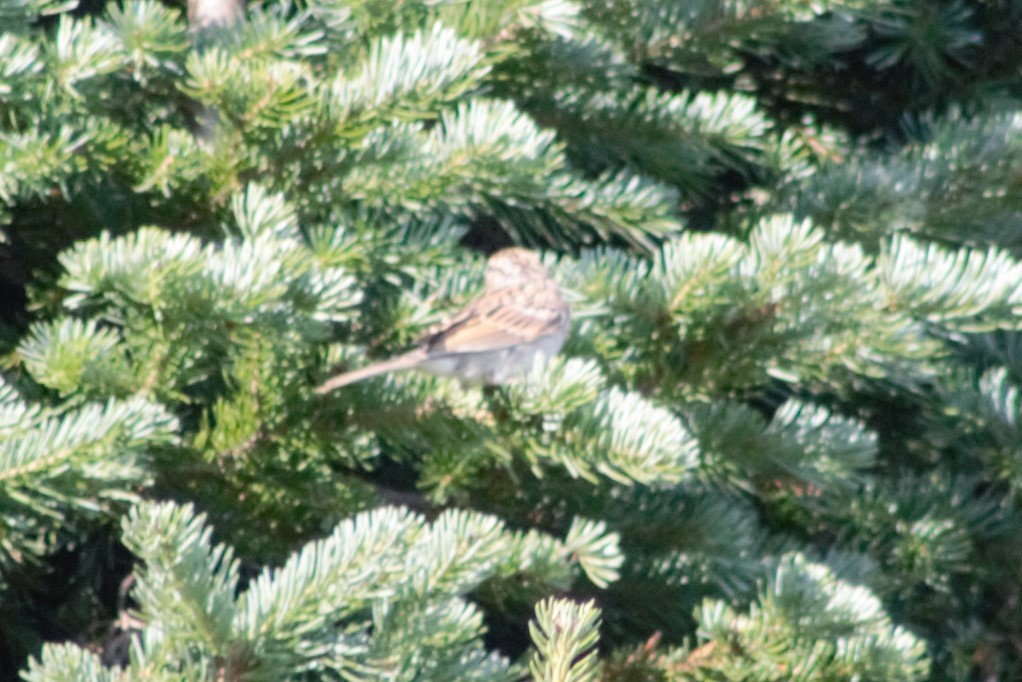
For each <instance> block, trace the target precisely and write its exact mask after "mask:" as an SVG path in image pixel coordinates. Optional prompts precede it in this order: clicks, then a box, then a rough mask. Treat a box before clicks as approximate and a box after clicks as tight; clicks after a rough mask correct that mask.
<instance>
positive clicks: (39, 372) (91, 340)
mask: <svg viewBox="0 0 1022 682" xmlns="http://www.w3.org/2000/svg"><path fill="white" fill-rule="evenodd" d="M121 341H122V339H121V337H120V335H119V334H117V332H116V331H115V330H113V329H110V328H109V327H100V326H98V325H97V324H96V323H95V321H93V320H89V321H87V322H82V321H81V320H77V319H73V318H64V319H62V320H59V321H57V322H52V323H36V324H35V325H33V326H32V327H31V328H30V329H29V332H28V335H27V337H26V338H25V339H23V340H22V342H21V344H20V345H19V346H18V354H19V355H20V356H21V358H22V359H23V361H24V363H25V367H26V369H28V371H29V373H31V374H32V377H33V378H34V379H35V380H36V381H38V382H39V383H41V384H43V385H45V386H48V387H50V388H55V389H57V390H59V391H60V392H61V393H64V394H69V393H73V392H75V391H77V390H82V389H85V390H91V391H95V392H97V393H100V394H105V395H111V394H114V395H116V394H118V393H121V394H124V393H126V392H128V391H129V390H130V389H131V388H132V387H133V383H134V382H133V380H132V377H131V375H130V373H129V368H128V364H127V358H125V356H124V354H123V352H122V350H123V349H122V348H121V346H120V343H121Z"/></svg>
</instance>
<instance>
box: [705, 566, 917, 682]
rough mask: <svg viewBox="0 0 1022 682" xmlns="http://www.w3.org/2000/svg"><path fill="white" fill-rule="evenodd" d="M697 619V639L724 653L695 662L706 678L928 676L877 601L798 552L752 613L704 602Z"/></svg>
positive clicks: (910, 638)
mask: <svg viewBox="0 0 1022 682" xmlns="http://www.w3.org/2000/svg"><path fill="white" fill-rule="evenodd" d="M696 618H697V620H698V621H699V637H700V640H701V641H703V642H708V643H713V644H715V645H716V646H717V647H719V648H717V649H714V648H713V647H710V648H709V652H710V653H709V655H708V657H695V656H693V657H691V658H690V662H691V664H692V665H694V666H697V667H698V669H699V670H700V672H701V673H702V674H703V675H706V676H709V675H713V674H716V675H719V676H722V677H725V678H728V679H735V678H736V677H742V676H747V675H755V676H756V677H757V678H759V679H765V680H778V681H780V680H786V679H804V678H808V679H825V678H827V677H829V676H838V677H847V676H849V675H861V676H862V677H863V678H866V679H885V680H887V679H890V680H901V681H905V682H916V681H918V680H922V679H925V675H926V674H927V673H928V671H929V661H928V660H927V659H926V657H925V646H924V644H923V642H922V641H921V640H919V639H918V638H917V637H915V636H914V635H912V634H910V633H909V632H908V631H907V630H905V629H903V628H901V627H899V626H894V625H893V624H892V623H891V621H890V619H889V617H888V616H887V615H886V614H885V613H884V610H883V607H882V605H881V603H880V600H879V599H877V597H876V596H875V595H873V594H872V593H871V592H870V591H869V590H868V589H866V588H864V587H859V586H856V585H852V584H850V583H847V582H845V581H842V580H840V579H838V578H836V577H835V576H834V574H833V572H832V571H831V570H830V569H829V568H828V567H826V566H824V565H821V564H814V563H812V562H810V561H808V560H807V559H805V557H803V556H802V555H800V554H789V555H786V556H784V557H781V558H780V559H779V560H778V561H777V563H776V567H775V569H774V571H773V574H772V575H771V576H770V578H769V580H768V581H767V583H766V585H764V587H763V588H762V589H761V591H760V594H759V597H758V599H757V602H756V603H754V604H753V605H752V606H751V607H750V609H749V611H748V613H747V614H739V613H736V612H735V611H733V610H732V609H731V608H730V607H728V606H726V605H725V604H724V602H721V601H710V600H707V601H705V602H704V603H703V605H702V607H701V608H699V609H698V610H697V612H696Z"/></svg>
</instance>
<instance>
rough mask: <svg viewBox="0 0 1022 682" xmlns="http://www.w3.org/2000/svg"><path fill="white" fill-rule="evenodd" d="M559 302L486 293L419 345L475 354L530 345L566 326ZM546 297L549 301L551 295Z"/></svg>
mask: <svg viewBox="0 0 1022 682" xmlns="http://www.w3.org/2000/svg"><path fill="white" fill-rule="evenodd" d="M553 296H556V297H557V299H556V300H545V299H543V298H541V297H536V296H533V297H526V302H523V301H522V300H521V299H522V296H521V293H520V292H519V293H514V292H507V291H498V292H492V293H489V294H484V295H483V297H482V298H480V299H478V300H476V301H475V302H474V303H472V304H470V305H469V306H468V307H467V308H465V309H464V310H463V311H461V312H460V313H458V314H457V315H455V316H454V317H452V318H450V319H448V320H446V321H444V322H442V323H440V324H439V325H437V326H435V327H433V328H432V329H430V330H428V331H427V332H426V333H425V334H424V335H423V336H422V337H421V338H420V339H419V343H421V344H423V345H425V346H426V348H427V349H428V352H429V353H430V354H431V355H432V354H438V353H441V354H442V353H475V352H482V351H489V350H500V349H503V348H507V347H509V346H515V345H518V344H522V343H529V342H531V341H535V340H536V339H539V338H542V337H544V336H547V335H549V334H553V333H555V332H556V331H557V330H558V329H560V328H561V327H562V326H563V325H564V324H565V323H566V316H567V310H566V309H565V306H564V304H563V303H562V302H561V301H560V297H559V295H558V294H556V293H554V294H553ZM546 298H550V297H549V296H548V297H546Z"/></svg>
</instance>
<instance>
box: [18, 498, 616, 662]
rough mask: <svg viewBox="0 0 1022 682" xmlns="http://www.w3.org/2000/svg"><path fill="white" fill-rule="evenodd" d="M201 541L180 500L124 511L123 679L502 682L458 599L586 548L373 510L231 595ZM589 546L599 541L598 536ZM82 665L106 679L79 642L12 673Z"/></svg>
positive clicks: (534, 574) (207, 539)
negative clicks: (130, 633) (130, 608)
mask: <svg viewBox="0 0 1022 682" xmlns="http://www.w3.org/2000/svg"><path fill="white" fill-rule="evenodd" d="M211 535H212V529H211V528H210V527H208V526H207V525H206V524H205V519H204V518H203V516H201V515H196V513H195V512H194V510H193V509H192V508H191V507H190V506H183V507H182V506H178V505H175V504H173V503H161V504H155V503H145V504H143V505H140V506H137V507H135V508H134V509H133V510H132V511H131V512H130V513H129V515H128V516H127V519H126V520H125V523H124V529H123V536H124V542H125V544H126V545H127V546H128V548H129V549H131V550H132V551H133V552H134V553H135V554H136V555H137V556H138V558H139V559H140V560H141V561H142V562H143V564H142V566H141V567H140V568H139V569H138V570H137V572H136V581H137V582H136V587H135V591H134V595H135V598H136V599H137V601H138V605H139V616H140V617H141V619H142V620H143V622H144V623H145V625H144V626H143V628H142V631H141V632H140V633H138V634H137V635H136V636H135V638H134V642H133V646H132V648H131V661H130V665H129V667H128V668H127V670H125V671H124V674H125V675H127V676H129V677H131V678H138V677H146V678H153V677H155V678H157V679H162V678H163V677H164V676H172V675H180V676H184V677H186V678H188V679H207V678H209V677H219V676H228V677H239V678H244V679H266V680H279V679H282V678H284V677H289V676H296V675H300V674H302V673H313V672H314V673H317V674H323V675H328V676H338V677H342V678H345V679H381V678H383V677H387V678H390V679H397V680H412V679H432V680H445V679H446V680H450V679H465V680H467V679H478V680H495V679H509V680H510V679H513V674H512V670H511V668H509V665H508V661H507V660H506V659H505V658H502V657H500V656H496V655H493V654H490V653H487V652H486V651H485V649H484V648H483V647H482V645H481V644H482V643H481V640H480V635H481V633H482V614H481V613H480V611H479V609H478V608H477V607H476V606H474V605H473V604H472V603H470V602H468V601H467V600H466V599H465V595H466V594H467V593H468V592H469V591H471V590H473V589H481V588H482V589H484V588H485V585H486V583H487V582H492V581H498V582H501V581H503V582H506V581H508V580H509V579H517V580H521V579H523V578H524V576H525V575H528V576H529V577H530V578H531V579H532V580H537V581H540V582H544V583H553V584H557V583H558V582H561V581H563V580H564V579H565V578H566V577H567V575H568V574H570V573H571V571H572V566H571V564H572V563H573V562H572V560H571V557H572V554H573V553H574V552H576V551H577V552H580V553H581V552H585V551H586V549H587V548H586V547H585V546H584V545H585V544H586V543H585V542H583V541H581V540H580V539H579V538H578V537H576V538H575V540H574V542H573V543H569V544H562V543H559V542H557V541H555V540H553V539H552V538H549V537H543V538H540V537H539V536H535V535H531V534H521V533H512V532H510V531H508V530H506V529H505V528H504V527H503V524H502V523H501V522H500V521H499V520H498V519H496V518H494V517H492V516H487V515H484V514H478V513H473V512H465V511H457V510H452V511H450V512H446V513H444V514H442V515H441V516H440V517H439V518H437V519H436V520H435V521H434V522H433V523H432V524H426V522H425V520H424V519H423V518H422V517H421V516H420V515H417V514H412V513H410V512H408V511H407V510H401V509H395V508H385V509H379V510H376V511H373V512H369V513H365V514H360V515H357V516H355V517H354V518H352V519H349V520H347V521H345V522H343V523H341V524H340V525H338V526H337V527H336V528H335V529H334V530H333V532H332V533H331V534H330V535H329V536H328V537H326V538H325V539H323V540H320V541H317V542H314V543H309V544H307V545H306V546H305V547H303V548H302V549H301V550H299V551H297V552H296V553H294V554H292V556H291V557H290V558H289V559H288V560H287V561H286V562H285V563H284V565H283V566H281V567H280V568H279V569H271V568H268V569H266V570H264V571H263V572H261V573H260V574H259V575H258V576H256V577H255V578H254V579H253V580H252V581H251V582H250V583H249V584H248V586H247V588H246V589H245V590H244V591H243V592H242V593H241V594H240V595H238V596H236V593H237V592H238V588H239V575H240V574H239V571H240V565H239V562H238V560H237V559H236V558H235V556H234V553H233V552H232V550H231V549H230V548H228V547H225V546H224V545H220V544H216V545H214V544H213V542H212V540H211ZM589 541H590V542H591V543H592V544H594V545H606V544H607V543H608V542H609V543H610V544H611V545H613V538H612V536H602V535H600V534H598V533H596V534H590V538H589ZM611 551H613V550H611ZM540 612H541V613H542V609H541V610H540ZM541 622H542V616H541ZM589 637H590V638H592V637H595V631H594V630H592V631H591V632H590V635H589ZM69 661H74V665H76V666H81V667H80V668H77V669H76V668H74V667H72V666H71V665H69ZM90 668H91V671H90V672H91V673H92V674H93V675H96V676H98V677H97V679H98V678H99V677H101V676H102V675H104V674H106V673H105V671H103V669H102V668H101V667H100V666H98V665H96V660H95V659H94V658H90V657H89V655H88V654H86V653H85V652H84V651H82V650H81V649H78V650H77V652H76V651H75V650H74V648H72V647H67V646H55V647H47V648H46V649H44V653H43V656H42V658H41V659H40V660H39V661H36V662H33V664H32V665H31V667H30V668H29V671H28V674H27V675H26V679H29V680H44V679H49V680H58V679H81V678H77V677H74V675H76V674H79V671H81V670H87V671H88V670H89V669H90ZM111 679H113V678H111Z"/></svg>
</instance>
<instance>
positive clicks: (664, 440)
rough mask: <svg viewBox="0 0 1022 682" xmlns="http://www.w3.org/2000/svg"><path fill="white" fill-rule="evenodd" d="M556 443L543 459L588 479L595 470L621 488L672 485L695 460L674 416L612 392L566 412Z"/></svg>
mask: <svg viewBox="0 0 1022 682" xmlns="http://www.w3.org/2000/svg"><path fill="white" fill-rule="evenodd" d="M560 440H561V443H559V444H558V445H557V446H555V447H554V448H552V449H551V450H550V451H548V452H545V453H544V455H545V456H546V457H549V458H550V459H552V460H553V461H555V462H557V463H558V464H560V465H561V466H564V467H565V468H566V469H567V470H568V471H569V472H570V473H571V474H572V475H573V476H580V477H583V478H586V479H591V480H592V479H593V475H594V473H596V472H598V473H600V474H602V475H604V476H607V477H608V478H610V479H611V480H614V481H617V482H619V483H624V484H631V483H640V484H645V485H673V484H677V483H678V482H680V481H683V480H685V479H686V478H687V477H688V476H689V475H690V474H691V471H692V469H693V468H694V467H695V463H696V457H697V450H696V442H695V439H694V438H692V436H691V434H689V433H688V431H687V430H686V429H685V427H684V426H682V424H681V422H680V421H679V420H678V418H677V417H675V416H674V415H673V414H671V413H670V412H668V411H667V410H665V409H663V408H661V407H657V406H656V405H654V404H652V403H651V402H649V401H647V400H645V399H644V398H642V397H640V396H639V395H637V394H634V393H625V392H622V391H620V390H619V389H617V388H612V389H610V391H606V392H604V393H602V394H601V395H600V397H599V398H597V399H596V401H595V403H594V404H593V405H592V407H591V408H587V409H582V410H577V411H575V412H573V413H572V414H570V415H569V416H568V417H567V418H566V420H565V427H564V430H563V432H562V435H561V436H560Z"/></svg>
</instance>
